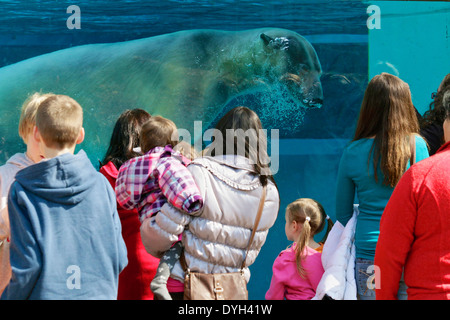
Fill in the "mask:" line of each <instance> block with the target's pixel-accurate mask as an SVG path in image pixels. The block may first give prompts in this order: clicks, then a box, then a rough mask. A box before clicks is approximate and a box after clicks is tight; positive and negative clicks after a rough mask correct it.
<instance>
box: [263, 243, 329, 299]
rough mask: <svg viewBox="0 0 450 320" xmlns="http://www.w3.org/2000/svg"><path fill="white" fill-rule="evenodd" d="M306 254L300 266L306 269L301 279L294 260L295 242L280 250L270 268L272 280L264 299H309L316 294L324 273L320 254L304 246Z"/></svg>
mask: <svg viewBox="0 0 450 320" xmlns="http://www.w3.org/2000/svg"><path fill="white" fill-rule="evenodd" d="M305 253H306V256H305V258H304V259H303V260H302V266H303V268H304V269H305V271H306V278H305V279H303V278H302V277H301V276H300V275H299V273H298V271H297V264H296V262H295V243H294V244H293V245H292V246H290V247H289V248H287V249H286V250H283V251H281V253H280V254H279V255H278V257H277V258H276V259H275V262H274V263H273V268H272V272H273V275H272V281H271V283H270V288H269V290H268V291H267V292H266V300H283V299H284V298H286V300H311V299H312V298H313V297H314V296H315V295H316V288H317V285H318V284H319V282H320V279H321V278H322V275H323V273H324V270H323V266H322V260H321V257H322V254H321V253H320V252H317V251H316V250H314V249H312V248H310V247H306V248H305Z"/></svg>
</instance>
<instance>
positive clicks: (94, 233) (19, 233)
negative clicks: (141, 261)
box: [2, 151, 128, 299]
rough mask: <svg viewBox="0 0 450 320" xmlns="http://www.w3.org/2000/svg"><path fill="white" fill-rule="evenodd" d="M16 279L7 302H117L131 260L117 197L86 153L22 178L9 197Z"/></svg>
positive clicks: (38, 168)
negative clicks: (123, 274)
mask: <svg viewBox="0 0 450 320" xmlns="http://www.w3.org/2000/svg"><path fill="white" fill-rule="evenodd" d="M8 209H9V216H10V228H11V249H10V252H11V255H10V257H11V267H12V273H13V276H12V279H11V282H10V283H9V285H8V286H7V287H6V289H5V291H4V292H3V295H2V299H116V298H117V288H118V276H119V273H120V271H122V270H123V268H124V267H125V266H126V264H127V262H128V261H127V256H126V255H127V252H126V247H125V243H124V241H123V238H122V235H121V225H120V220H119V217H118V214H117V208H116V198H115V194H114V191H113V189H112V188H111V186H110V184H109V182H108V180H107V179H106V178H105V177H104V176H103V175H102V174H100V173H99V172H97V171H96V170H95V168H94V167H93V166H92V164H91V162H90V161H89V159H88V157H87V156H86V153H85V152H84V151H80V152H79V153H78V154H76V155H73V154H69V153H68V154H63V155H60V156H58V157H55V158H52V159H49V160H46V161H41V162H40V163H37V164H34V165H32V166H29V167H27V168H25V169H23V170H21V171H20V172H19V173H18V174H17V175H16V181H15V182H14V183H13V184H12V186H11V190H10V195H9V199H8Z"/></svg>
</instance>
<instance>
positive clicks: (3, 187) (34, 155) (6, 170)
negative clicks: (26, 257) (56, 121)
mask: <svg viewBox="0 0 450 320" xmlns="http://www.w3.org/2000/svg"><path fill="white" fill-rule="evenodd" d="M50 96H51V94H40V93H35V94H33V95H32V96H30V97H29V98H28V99H27V100H26V101H25V102H24V104H23V105H22V110H21V113H20V119H19V136H20V137H21V138H22V140H23V142H24V143H25V144H26V147H27V149H26V152H24V153H16V154H15V155H13V156H12V157H11V158H10V159H8V161H7V162H6V163H5V164H4V165H3V166H1V167H0V197H1V198H0V295H1V294H2V292H3V290H4V289H5V287H6V285H7V284H8V282H9V280H10V278H11V265H10V263H9V217H8V206H7V203H8V192H9V188H10V187H11V184H12V182H13V181H14V176H15V175H16V173H17V172H18V171H19V170H21V169H23V168H25V167H28V166H29V165H32V164H34V163H36V162H39V161H40V160H41V153H40V151H39V144H38V143H37V141H35V139H34V137H33V128H34V126H35V122H36V111H37V107H38V106H39V104H40V102H42V101H43V100H45V99H46V98H48V97H50Z"/></svg>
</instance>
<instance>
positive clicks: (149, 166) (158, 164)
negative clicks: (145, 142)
mask: <svg viewBox="0 0 450 320" xmlns="http://www.w3.org/2000/svg"><path fill="white" fill-rule="evenodd" d="M188 162H189V160H188V159H186V158H184V157H182V156H181V155H180V154H179V153H178V152H175V151H173V150H172V147H171V146H170V145H167V146H165V147H156V148H154V149H152V150H150V151H149V152H147V153H146V154H145V155H143V156H140V157H136V158H132V159H130V160H128V161H127V162H125V163H124V164H123V165H122V166H121V167H120V169H119V174H118V177H117V180H116V196H117V201H118V202H119V204H120V205H121V206H122V207H123V208H125V209H133V208H137V209H138V212H139V219H140V221H141V222H143V221H144V219H146V218H147V217H150V216H152V215H154V214H156V213H158V212H159V211H160V209H161V207H162V206H163V205H164V204H165V203H166V202H167V201H168V202H170V203H171V204H172V205H173V206H174V207H175V208H177V209H179V210H183V211H185V212H187V213H191V212H195V211H198V210H200V209H201V208H202V206H203V199H202V197H201V195H200V191H199V189H198V187H197V185H196V183H195V181H194V179H193V177H192V175H191V173H190V172H189V170H188V169H187V168H186V165H187V164H188Z"/></svg>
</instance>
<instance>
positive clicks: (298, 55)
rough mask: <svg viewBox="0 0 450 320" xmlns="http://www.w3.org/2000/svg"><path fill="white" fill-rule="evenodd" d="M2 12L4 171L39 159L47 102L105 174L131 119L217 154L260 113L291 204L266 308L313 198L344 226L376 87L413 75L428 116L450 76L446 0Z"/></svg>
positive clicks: (256, 274)
mask: <svg viewBox="0 0 450 320" xmlns="http://www.w3.org/2000/svg"><path fill="white" fill-rule="evenodd" d="M70 6H71V7H70ZM0 7H1V8H2V12H1V13H0V29H1V30H2V32H1V33H0V43H1V46H0V58H1V59H0V110H1V117H0V165H2V164H4V163H5V162H6V161H7V159H9V158H10V157H11V156H12V155H14V154H15V153H17V152H23V151H24V150H25V145H24V143H23V142H22V140H21V139H20V137H19V135H18V132H17V127H18V121H19V116H20V108H21V106H22V103H23V102H24V101H25V99H26V98H27V96H28V95H30V94H31V93H33V92H35V91H41V92H54V93H61V94H67V95H69V96H71V97H73V98H74V99H76V100H77V101H78V102H79V103H80V104H81V105H82V106H83V109H84V126H85V130H86V138H85V141H84V142H83V143H82V144H81V145H79V146H78V147H77V150H79V149H83V150H85V151H86V153H87V154H88V156H89V159H90V160H91V162H92V163H93V164H94V166H96V167H97V168H98V162H99V160H101V159H102V157H103V156H104V154H105V152H106V148H107V145H108V143H109V139H110V136H111V132H112V129H113V125H114V123H115V121H116V119H117V118H118V116H119V115H120V113H121V112H122V111H123V110H125V109H130V108H142V109H145V110H147V111H148V112H149V113H151V114H153V115H156V114H158V115H162V116H164V117H167V118H169V119H171V120H173V121H174V122H175V123H176V125H177V126H178V127H179V128H183V129H186V130H187V131H188V132H190V133H191V138H192V139H191V143H194V142H195V141H198V140H202V143H203V144H202V146H203V147H204V146H205V144H207V143H208V139H205V138H204V137H203V133H204V132H205V131H206V130H208V129H210V128H213V127H214V125H215V124H216V122H217V121H218V119H220V117H221V116H223V115H224V114H225V113H226V112H227V111H229V110H230V109H231V108H233V107H236V106H241V105H244V106H247V107H249V108H251V109H252V110H254V111H256V112H257V113H258V115H259V116H260V118H261V121H262V124H263V127H264V129H267V136H268V140H269V144H270V143H271V142H272V141H271V139H274V137H275V139H276V148H270V145H269V156H272V158H271V160H272V161H273V162H276V166H274V167H273V168H276V172H275V180H276V182H277V185H278V188H279V193H280V198H281V206H280V212H279V214H278V218H277V221H276V223H275V225H274V227H273V228H271V229H270V231H269V235H268V237H267V240H266V243H265V244H264V246H263V247H262V250H261V252H260V254H259V256H258V258H257V259H256V262H255V263H254V264H253V265H252V266H251V267H250V270H251V279H250V282H249V284H248V289H249V298H250V299H254V300H259V299H264V294H265V292H266V291H267V289H268V288H269V285H270V276H269V275H270V274H271V272H272V270H271V268H272V263H273V260H274V259H275V258H276V256H277V255H278V253H279V252H280V251H281V250H283V249H285V248H286V247H287V246H288V245H289V241H288V240H287V239H286V236H285V231H284V225H285V215H284V213H285V209H286V206H287V204H289V203H290V202H292V201H294V200H295V199H297V198H300V197H307V198H313V199H315V200H317V201H319V202H320V203H321V204H322V205H323V206H324V208H325V211H326V213H327V214H328V215H329V216H330V217H331V218H332V220H333V221H334V220H335V202H336V200H335V188H336V185H335V183H336V176H337V169H338V164H339V160H340V157H341V154H342V151H343V149H344V148H345V146H346V145H347V144H348V142H349V141H350V140H351V139H352V138H353V134H354V131H355V126H356V121H357V119H358V114H359V108H360V106H361V102H362V98H363V95H364V90H365V88H366V86H367V83H368V81H369V80H370V79H371V78H372V77H373V76H375V75H377V74H379V73H381V72H388V73H391V74H394V75H396V76H398V77H400V78H401V79H402V80H404V81H405V82H407V83H408V84H409V86H410V89H411V93H412V100H413V104H414V106H415V107H416V109H417V110H418V112H419V113H420V114H423V113H424V112H425V111H427V110H428V108H429V104H430V102H431V100H432V93H434V92H436V90H437V88H438V86H439V84H440V82H441V80H442V79H443V77H444V76H445V75H446V74H447V73H449V70H450V60H449V57H450V38H449V36H448V30H449V25H448V24H449V19H448V17H449V15H450V3H448V2H443V1H333V0H319V1H313V0H288V1H284V0H267V1H266V0H264V1H249V0H241V1H232V0H227V1H225V0H224V1H220V0H219V1H200V0H199V1H182V0H178V1H176V0H172V1H140V0H134V1H120V2H118V1H105V0H101V1H87V0H80V1H70V4H68V3H66V2H60V1H49V0H43V1H33V2H23V1H2V2H1V4H0ZM195 121H199V122H200V123H201V128H200V129H199V130H198V131H196V132H194V124H195ZM197 128H198V127H197ZM271 130H276V131H271ZM320 237H321V236H320V235H318V238H320Z"/></svg>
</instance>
